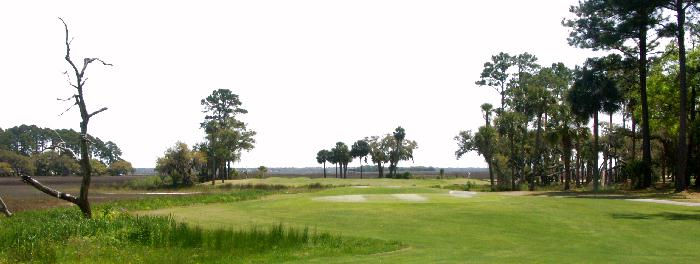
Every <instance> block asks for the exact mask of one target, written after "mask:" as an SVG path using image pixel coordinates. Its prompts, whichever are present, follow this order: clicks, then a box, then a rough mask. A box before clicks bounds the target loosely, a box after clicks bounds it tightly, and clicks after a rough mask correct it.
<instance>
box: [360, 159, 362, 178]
mask: <svg viewBox="0 0 700 264" xmlns="http://www.w3.org/2000/svg"><path fill="white" fill-rule="evenodd" d="M360 179H362V157H360Z"/></svg>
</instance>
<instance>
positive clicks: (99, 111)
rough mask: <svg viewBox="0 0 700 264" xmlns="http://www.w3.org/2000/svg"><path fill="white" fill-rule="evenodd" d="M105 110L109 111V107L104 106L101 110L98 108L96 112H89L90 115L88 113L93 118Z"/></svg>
mask: <svg viewBox="0 0 700 264" xmlns="http://www.w3.org/2000/svg"><path fill="white" fill-rule="evenodd" d="M104 111H107V107H102V108H101V109H100V110H97V111H95V112H92V114H89V115H88V118H91V117H92V116H94V115H96V114H99V113H102V112H104Z"/></svg>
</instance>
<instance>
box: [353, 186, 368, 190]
mask: <svg viewBox="0 0 700 264" xmlns="http://www.w3.org/2000/svg"><path fill="white" fill-rule="evenodd" d="M352 188H358V189H366V188H369V186H367V185H355V186H352Z"/></svg>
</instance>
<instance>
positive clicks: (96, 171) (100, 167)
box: [90, 159, 107, 176]
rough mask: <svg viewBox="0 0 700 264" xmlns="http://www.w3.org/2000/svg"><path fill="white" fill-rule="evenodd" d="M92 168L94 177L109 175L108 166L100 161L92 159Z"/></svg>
mask: <svg viewBox="0 0 700 264" xmlns="http://www.w3.org/2000/svg"><path fill="white" fill-rule="evenodd" d="M90 167H92V176H102V175H106V174H107V165H105V164H104V163H102V162H101V161H99V160H96V159H91V160H90Z"/></svg>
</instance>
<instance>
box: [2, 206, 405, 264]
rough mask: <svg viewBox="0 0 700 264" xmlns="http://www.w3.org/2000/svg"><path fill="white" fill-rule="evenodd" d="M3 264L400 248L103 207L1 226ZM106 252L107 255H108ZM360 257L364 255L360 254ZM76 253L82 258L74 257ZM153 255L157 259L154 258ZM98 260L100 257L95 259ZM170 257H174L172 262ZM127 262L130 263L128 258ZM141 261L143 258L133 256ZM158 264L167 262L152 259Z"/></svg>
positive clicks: (29, 216) (31, 215) (21, 217)
mask: <svg viewBox="0 0 700 264" xmlns="http://www.w3.org/2000/svg"><path fill="white" fill-rule="evenodd" d="M0 224H1V225H2V229H0V254H2V255H0V263H20V262H27V263H56V262H63V261H68V262H71V261H75V258H76V254H77V255H80V256H77V258H78V259H80V257H85V256H82V255H87V256H88V257H89V256H90V254H93V253H94V252H91V251H95V252H99V251H103V254H102V255H107V256H121V255H126V256H129V254H136V253H133V252H130V251H134V252H140V253H138V254H155V253H158V252H160V254H161V255H163V256H165V258H166V259H167V258H168V255H169V254H170V253H169V252H183V250H184V251H187V250H191V251H192V252H197V254H194V255H197V257H198V258H201V259H200V260H197V261H194V262H200V261H204V262H207V261H208V260H213V259H219V260H220V258H225V259H240V258H247V257H250V256H254V255H255V256H257V255H261V254H262V255H264V254H266V253H269V254H271V256H274V258H280V257H282V258H284V257H285V256H293V255H294V254H293V252H299V251H309V250H311V251H313V250H318V249H320V251H325V252H326V253H328V252H330V253H333V252H335V253H338V252H340V253H343V252H358V247H360V246H362V245H368V244H369V245H372V246H373V247H374V248H381V249H384V248H389V249H392V248H396V247H397V246H398V243H388V244H387V243H385V242H382V241H375V240H372V241H369V242H368V241H364V240H363V239H344V238H341V237H339V236H335V235H331V234H329V233H325V232H316V231H310V230H309V228H303V229H299V228H293V227H284V226H283V225H282V224H279V225H275V226H272V227H268V228H265V227H254V228H249V229H240V230H234V229H202V228H200V227H197V226H191V225H188V224H185V223H178V222H176V221H174V220H173V219H172V218H170V217H158V216H132V215H130V214H127V213H126V212H124V211H120V210H115V209H113V208H110V207H104V208H102V209H100V210H99V212H98V213H97V214H96V216H95V217H94V218H93V219H84V218H83V217H82V216H81V214H80V212H78V211H77V210H70V209H57V210H50V211H37V212H25V213H20V214H17V216H16V217H13V218H10V219H3V220H1V221H0ZM81 240H82V241H85V240H87V241H88V242H87V243H85V244H89V245H90V247H91V249H85V248H78V249H76V246H75V244H76V243H74V242H75V241H81ZM104 251H108V253H104ZM359 251H360V252H361V250H359ZM75 252H78V253H75ZM154 252H155V253H154ZM94 254H97V253H94ZM171 257H172V256H171ZM126 259H129V257H126ZM131 259H136V260H138V259H143V256H137V257H136V256H131ZM154 259H156V260H158V262H166V259H164V258H163V257H161V258H154Z"/></svg>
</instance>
